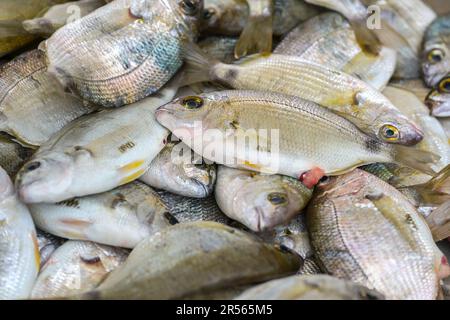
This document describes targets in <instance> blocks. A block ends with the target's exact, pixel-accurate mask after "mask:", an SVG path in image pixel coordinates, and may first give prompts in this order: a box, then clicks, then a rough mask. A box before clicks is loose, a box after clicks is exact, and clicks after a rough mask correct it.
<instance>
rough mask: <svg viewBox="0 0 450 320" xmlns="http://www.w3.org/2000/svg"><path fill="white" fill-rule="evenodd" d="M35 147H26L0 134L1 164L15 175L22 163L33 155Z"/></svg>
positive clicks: (10, 173)
mask: <svg viewBox="0 0 450 320" xmlns="http://www.w3.org/2000/svg"><path fill="white" fill-rule="evenodd" d="M32 154H33V149H30V148H25V147H23V146H21V145H20V144H18V143H16V142H14V141H12V140H11V139H10V137H8V136H4V135H1V134H0V166H1V167H2V168H3V169H4V170H5V171H6V172H7V173H8V175H9V176H10V177H14V176H15V174H16V173H17V171H18V170H19V169H20V168H21V167H22V165H23V164H24V163H25V162H26V161H27V160H28V159H29V158H30V157H31V155H32Z"/></svg>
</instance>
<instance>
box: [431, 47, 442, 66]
mask: <svg viewBox="0 0 450 320" xmlns="http://www.w3.org/2000/svg"><path fill="white" fill-rule="evenodd" d="M444 57H445V53H444V51H442V50H441V49H433V50H431V51H430V52H429V53H428V61H429V62H431V63H439V62H441V61H442V60H443V59H444Z"/></svg>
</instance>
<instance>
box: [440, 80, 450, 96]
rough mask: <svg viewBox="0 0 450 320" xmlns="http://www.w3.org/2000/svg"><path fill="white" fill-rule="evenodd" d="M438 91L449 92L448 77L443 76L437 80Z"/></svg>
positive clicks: (449, 81)
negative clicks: (439, 80)
mask: <svg viewBox="0 0 450 320" xmlns="http://www.w3.org/2000/svg"><path fill="white" fill-rule="evenodd" d="M439 92H441V93H450V77H448V78H444V79H442V80H441V82H439Z"/></svg>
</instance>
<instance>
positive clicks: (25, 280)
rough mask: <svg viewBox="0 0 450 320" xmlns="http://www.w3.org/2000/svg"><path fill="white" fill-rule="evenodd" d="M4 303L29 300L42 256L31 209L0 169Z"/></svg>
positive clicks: (0, 269) (0, 281) (0, 272)
mask: <svg viewBox="0 0 450 320" xmlns="http://www.w3.org/2000/svg"><path fill="white" fill-rule="evenodd" d="M0 257H1V258H0V300H5V299H6V300H11V299H26V298H28V297H29V295H30V292H31V289H32V288H33V284H34V282H35V280H36V277H37V274H38V271H39V266H40V255H39V246H38V241H37V238H36V229H35V227H34V224H33V220H32V218H31V215H30V212H29V211H28V209H27V207H26V206H25V205H24V204H23V203H22V202H20V201H19V199H18V197H17V194H16V191H15V190H14V185H13V184H12V182H11V179H10V178H9V176H8V174H7V173H6V171H5V170H3V169H2V168H0Z"/></svg>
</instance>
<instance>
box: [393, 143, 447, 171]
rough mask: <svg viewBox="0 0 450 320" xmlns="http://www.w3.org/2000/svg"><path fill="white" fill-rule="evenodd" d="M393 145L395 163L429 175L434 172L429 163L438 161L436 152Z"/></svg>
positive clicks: (438, 157)
mask: <svg viewBox="0 0 450 320" xmlns="http://www.w3.org/2000/svg"><path fill="white" fill-rule="evenodd" d="M393 147H394V160H395V162H396V163H398V164H400V165H404V166H407V167H410V168H412V169H416V170H418V171H420V172H423V173H425V174H428V175H430V176H434V175H435V174H436V172H435V171H434V170H433V168H432V167H431V165H432V164H434V163H436V162H437V161H439V159H440V156H438V155H437V154H434V153H432V152H428V151H422V150H419V149H416V148H413V147H407V146H402V145H393Z"/></svg>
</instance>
